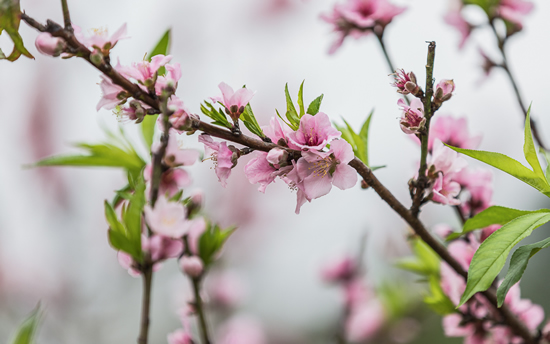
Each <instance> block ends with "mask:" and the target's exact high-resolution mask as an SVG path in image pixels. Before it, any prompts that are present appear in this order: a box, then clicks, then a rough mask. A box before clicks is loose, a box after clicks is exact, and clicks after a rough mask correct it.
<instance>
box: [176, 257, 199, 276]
mask: <svg viewBox="0 0 550 344" xmlns="http://www.w3.org/2000/svg"><path fill="white" fill-rule="evenodd" d="M180 267H181V269H182V270H183V272H185V273H186V274H187V275H189V276H191V277H199V276H200V275H201V274H202V272H203V270H204V264H203V262H202V260H201V259H200V258H199V257H197V256H183V257H181V259H180Z"/></svg>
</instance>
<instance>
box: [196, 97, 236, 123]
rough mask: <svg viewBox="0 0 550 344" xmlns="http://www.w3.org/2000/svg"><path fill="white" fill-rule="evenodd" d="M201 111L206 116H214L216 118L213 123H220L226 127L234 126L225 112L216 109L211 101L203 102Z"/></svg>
mask: <svg viewBox="0 0 550 344" xmlns="http://www.w3.org/2000/svg"><path fill="white" fill-rule="evenodd" d="M201 112H202V113H203V114H204V115H205V116H208V117H210V118H212V119H213V120H214V122H212V123H213V124H216V125H219V126H221V127H226V128H229V129H231V128H232V126H231V124H230V123H229V121H228V120H227V117H226V116H225V114H223V112H221V110H220V111H218V110H216V108H215V107H214V105H212V104H210V103H209V102H204V105H203V104H201Z"/></svg>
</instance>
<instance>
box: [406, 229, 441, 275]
mask: <svg viewBox="0 0 550 344" xmlns="http://www.w3.org/2000/svg"><path fill="white" fill-rule="evenodd" d="M412 249H413V253H414V257H409V258H404V259H401V260H400V261H398V262H397V264H396V265H397V267H399V268H401V269H403V270H408V271H412V272H414V273H417V274H419V275H422V276H431V275H439V263H440V258H439V256H438V255H437V254H436V253H435V252H434V251H433V250H432V248H431V247H430V246H428V244H426V243H425V242H424V241H423V240H422V239H420V238H415V239H413V242H412Z"/></svg>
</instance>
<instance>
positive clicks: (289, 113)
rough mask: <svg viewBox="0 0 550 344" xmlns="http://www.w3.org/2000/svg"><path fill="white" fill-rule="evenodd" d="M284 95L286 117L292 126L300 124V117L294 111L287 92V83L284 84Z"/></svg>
mask: <svg viewBox="0 0 550 344" xmlns="http://www.w3.org/2000/svg"><path fill="white" fill-rule="evenodd" d="M285 96H286V118H287V119H288V121H289V122H290V123H292V125H293V126H296V127H298V126H299V125H300V117H298V113H297V112H296V108H295V107H294V103H293V102H292V98H291V97H290V93H289V92H288V83H287V84H286V85H285Z"/></svg>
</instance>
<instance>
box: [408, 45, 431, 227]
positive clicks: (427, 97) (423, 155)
mask: <svg viewBox="0 0 550 344" xmlns="http://www.w3.org/2000/svg"><path fill="white" fill-rule="evenodd" d="M434 62H435V42H429V44H428V58H427V61H426V93H425V94H424V97H422V103H423V104H424V117H425V118H426V123H425V124H424V129H423V130H422V131H421V132H420V147H421V149H420V168H419V169H418V178H417V179H416V181H414V184H413V185H414V190H415V193H414V197H413V202H412V205H411V213H412V214H413V216H415V217H418V213H419V211H420V206H421V204H422V200H423V199H424V190H425V189H426V187H427V186H428V178H427V176H426V170H427V169H428V165H427V158H428V138H429V135H430V121H431V119H432V116H433V110H432V95H433V93H434V88H433V73H434Z"/></svg>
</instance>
